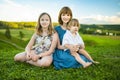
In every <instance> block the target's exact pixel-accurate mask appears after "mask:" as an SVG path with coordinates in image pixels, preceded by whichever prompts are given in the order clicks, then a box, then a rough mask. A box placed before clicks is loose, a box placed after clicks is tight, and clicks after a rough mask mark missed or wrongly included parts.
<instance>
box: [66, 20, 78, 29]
mask: <svg viewBox="0 0 120 80" xmlns="http://www.w3.org/2000/svg"><path fill="white" fill-rule="evenodd" d="M71 26H78V28H79V29H80V23H79V21H78V20H77V19H75V18H74V19H72V20H71V21H70V22H69V23H68V26H67V29H68V30H69V29H70V27H71Z"/></svg>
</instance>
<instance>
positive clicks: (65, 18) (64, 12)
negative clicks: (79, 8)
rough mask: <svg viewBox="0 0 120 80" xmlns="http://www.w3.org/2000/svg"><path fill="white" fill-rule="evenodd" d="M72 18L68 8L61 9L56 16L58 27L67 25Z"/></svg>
mask: <svg viewBox="0 0 120 80" xmlns="http://www.w3.org/2000/svg"><path fill="white" fill-rule="evenodd" d="M71 18H72V11H71V9H70V8H69V7H63V8H62V9H61V10H60V12H59V16H58V22H59V23H60V25H63V23H67V24H68V23H69V21H70V20H71Z"/></svg>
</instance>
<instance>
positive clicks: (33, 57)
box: [32, 54, 39, 62]
mask: <svg viewBox="0 0 120 80" xmlns="http://www.w3.org/2000/svg"><path fill="white" fill-rule="evenodd" d="M38 58H39V56H38V55H36V54H33V55H32V61H34V62H36V61H37V60H38Z"/></svg>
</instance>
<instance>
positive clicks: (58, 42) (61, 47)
mask: <svg viewBox="0 0 120 80" xmlns="http://www.w3.org/2000/svg"><path fill="white" fill-rule="evenodd" d="M57 39H58V40H57V48H58V49H65V47H64V46H62V45H60V39H59V37H58V34H57Z"/></svg>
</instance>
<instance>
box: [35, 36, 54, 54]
mask: <svg viewBox="0 0 120 80" xmlns="http://www.w3.org/2000/svg"><path fill="white" fill-rule="evenodd" d="M51 42H52V36H40V35H36V39H35V45H34V46H33V50H35V53H36V54H40V53H43V52H45V51H48V50H49V48H50V46H51Z"/></svg>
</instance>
